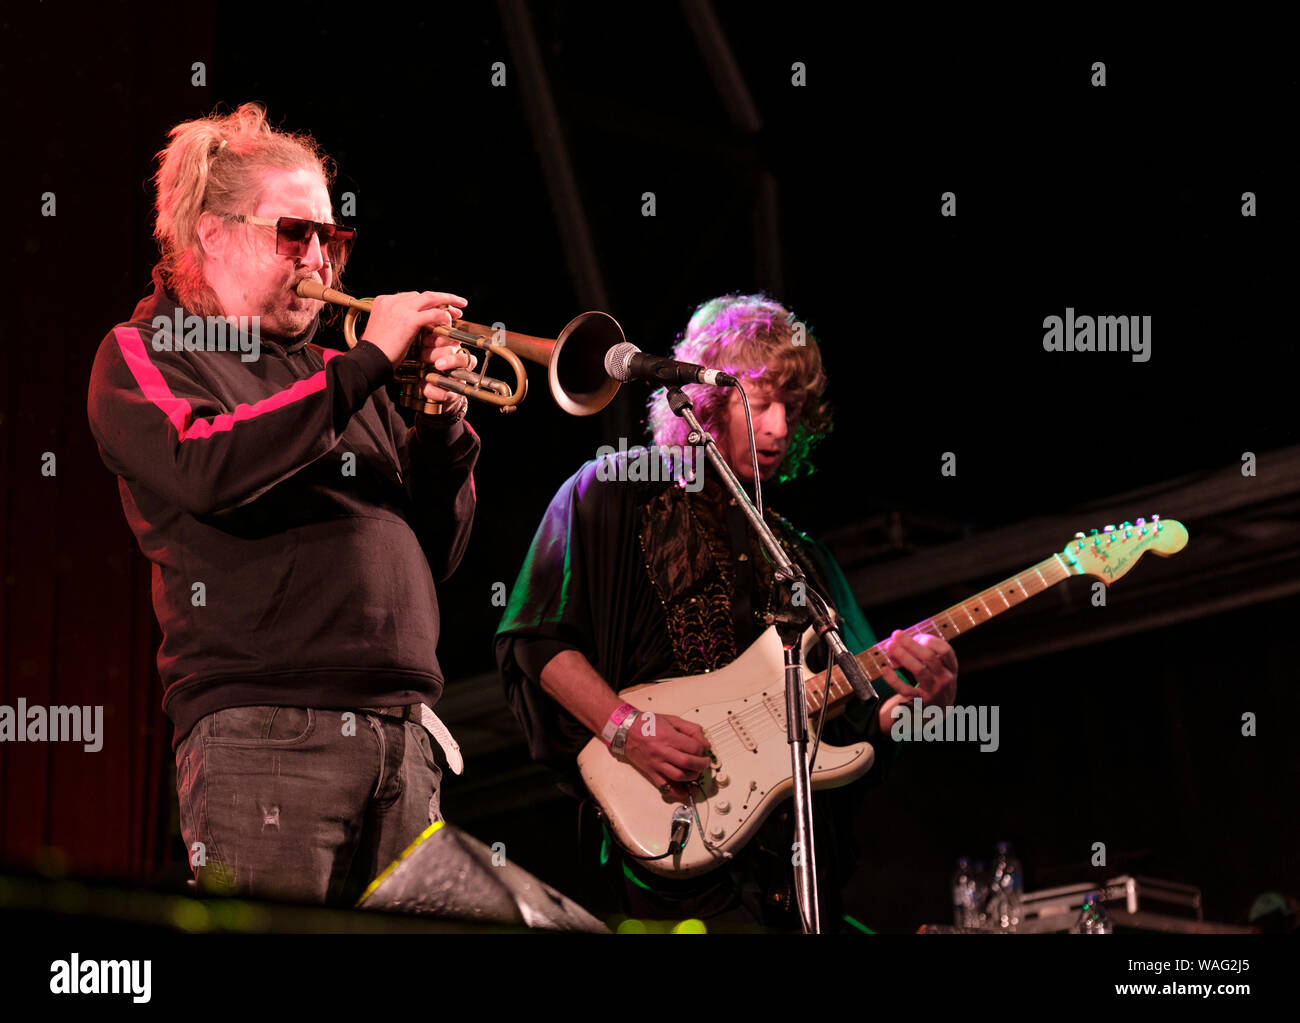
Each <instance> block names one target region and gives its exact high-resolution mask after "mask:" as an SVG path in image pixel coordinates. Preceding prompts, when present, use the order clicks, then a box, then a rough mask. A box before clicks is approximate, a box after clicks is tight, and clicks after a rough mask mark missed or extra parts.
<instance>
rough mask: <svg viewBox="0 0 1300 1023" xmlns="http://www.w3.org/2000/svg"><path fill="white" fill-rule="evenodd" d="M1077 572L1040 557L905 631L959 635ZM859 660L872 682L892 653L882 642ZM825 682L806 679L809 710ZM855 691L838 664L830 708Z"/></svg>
mask: <svg viewBox="0 0 1300 1023" xmlns="http://www.w3.org/2000/svg"><path fill="white" fill-rule="evenodd" d="M1076 574H1077V573H1076V572H1072V571H1070V569H1069V568H1068V567H1067V566H1066V564H1065V562H1064V561H1062V560H1061V556H1060V555H1059V554H1053V555H1052V556H1051V557H1050V558H1046V559H1044V560H1043V561H1040V562H1039V563H1038V564H1037V565H1032V566H1031V567H1029V568H1028V569H1026V570H1025V571H1024V572H1021V573H1020V574H1019V575H1016V576H1012V577H1011V578H1010V579H1004V580H1003V581H1002V582H1000V583H998V584H997V585H996V586H990V587H989V588H988V589H987V590H984V591H983V592H981V593H977V594H975V596H973V597H970V598H968V599H967V600H963V601H962V602H961V603H960V604H954V605H953V606H952V607H950V608H948V609H947V610H945V611H940V612H939V613H938V614H937V615H935V616H934V617H933V618H928V619H926V620H925V621H923V622H917V623H916V624H915V625H913V626H912V627H911V628H910V629H904V630H903V631H904V633H906V634H907V635H908V636H911V637H913V638H915V637H916V636H918V635H920V634H921V633H923V632H928V633H930V634H932V635H936V636H942V637H943V638H944V639H949V640H950V639H952V638H953V637H955V636H960V635H961V634H962V633H963V632H970V630H971V629H974V628H976V627H977V626H980V625H983V624H984V623H985V622H987V621H988V620H989V619H991V618H996V617H997V616H998V615H1000V614H1001V613H1002V612H1003V611H1007V610H1010V609H1011V608H1013V607H1015V606H1016V605H1017V604H1019V603H1021V602H1023V601H1026V600H1028V599H1029V598H1030V597H1036V596H1038V594H1040V593H1042V592H1043V591H1044V590H1046V589H1047V588H1048V587H1051V586H1055V585H1056V584H1057V583H1059V582H1060V581H1061V580H1063V579H1066V578H1068V577H1069V576H1072V575H1076ZM856 660H857V662H858V664H860V665H861V666H862V670H863V671H864V672H866V675H867V678H869V679H871V681H872V682H875V681H876V680H877V679H879V678H882V677H884V674H885V670H886V669H887V668H888V667H889V657H888V655H887V654H886V653H885V651H884V650H882V649H881V646H880V644H879V643H877V644H876V645H875V646H873V647H871V648H870V649H869V650H864V651H862V653H860V654H858V655H857V658H856ZM825 684H826V672H824V671H823V672H819V673H818V674H816V675H813V676H811V677H810V678H808V679H807V680H806V682H805V683H804V688H805V690H806V691H807V695H808V713H809V714H814V713H816V712H817V711H818V710H820V709H821V705H822V687H823V686H824V685H825ZM852 695H853V687H852V686H851V685H850V684H849V680H848V679H847V678H845V677H844V672H842V671H841V670H840V669H839V668H835V669H834V674H833V675H832V676H831V685H830V691H829V694H828V697H827V702H828V703H829V704H830V708H831V709H832V710H833V709H835V708H836V707H837V706H838V705H839V704H841V703H844V702H846V701H847V700H848V698H849V697H850V696H852Z"/></svg>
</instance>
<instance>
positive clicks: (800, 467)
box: [648, 294, 831, 481]
mask: <svg viewBox="0 0 1300 1023" xmlns="http://www.w3.org/2000/svg"><path fill="white" fill-rule="evenodd" d="M672 357H673V358H674V359H678V360H680V361H682V362H693V363H698V364H700V365H704V366H709V367H711V368H714V369H721V370H725V371H726V372H728V373H731V374H732V375H733V376H736V377H738V378H740V379H742V380H754V379H757V378H758V377H765V380H764V382H765V383H766V384H767V385H769V386H770V387H772V388H774V389H775V390H776V391H778V392H779V391H798V392H801V393H802V394H803V395H804V396H805V402H804V408H803V415H802V416H801V417H800V420H799V423H798V425H797V426H796V427H795V430H794V435H793V437H791V439H790V447H789V450H788V451H787V452H786V456H785V459H784V460H783V461H782V462H781V465H780V467H779V468H778V469H777V474H776V475H777V479H778V480H781V481H784V480H788V479H793V478H794V477H796V476H799V475H801V474H804V473H811V472H812V471H813V465H812V462H811V460H810V458H809V456H810V454H811V452H812V449H813V448H814V447H815V446H816V445H817V444H818V443H819V442H820V441H821V440H822V439H823V438H824V437H825V436H826V435H827V434H828V433H830V431H831V407H830V404H829V403H828V402H826V401H825V400H824V399H823V398H822V394H823V393H824V392H825V390H826V374H825V373H824V372H823V370H822V357H821V347H820V346H819V345H818V343H817V339H816V338H815V337H814V336H813V334H812V331H811V330H809V329H807V328H806V327H805V326H804V325H803V324H802V323H800V322H798V321H797V320H796V318H795V316H794V314H793V313H792V312H791V311H790V310H789V309H787V308H786V307H785V306H783V305H782V304H781V303H780V302H777V301H774V300H773V299H770V298H768V297H767V296H766V295H763V294H758V295H721V296H719V297H718V298H711V299H709V300H708V301H707V302H703V303H701V305H700V306H699V308H697V309H696V310H695V313H694V314H693V315H692V316H691V320H690V323H689V324H687V327H686V332H685V334H683V335H682V336H680V337H679V338H678V341H677V344H676V346H675V347H674V348H673V356H672ZM683 390H684V391H685V392H686V394H687V395H689V396H690V399H691V401H692V402H694V403H695V415H696V416H697V417H698V418H699V420H700V425H701V426H703V427H704V428H705V429H706V430H708V431H709V432H710V433H712V434H714V436H715V437H716V436H718V434H719V431H720V429H721V428H722V427H723V425H724V423H725V417H726V409H727V404H728V402H729V400H730V397H731V392H730V391H729V390H727V389H726V388H721V387H707V386H705V385H703V384H687V385H686V386H685V387H684V388H683ZM648 407H649V423H648V426H649V429H650V432H651V433H652V434H653V435H654V441H655V443H656V444H658V445H659V446H660V447H671V446H675V445H682V446H684V445H685V444H686V443H687V439H686V438H687V434H688V433H689V431H690V428H689V427H688V426H687V425H686V422H685V420H683V419H680V418H679V417H678V416H677V415H675V414H674V413H673V411H672V409H671V408H669V407H668V392H667V390H666V389H664V388H660V389H659V390H658V391H655V393H654V394H652V395H651V396H650V402H649V406H648Z"/></svg>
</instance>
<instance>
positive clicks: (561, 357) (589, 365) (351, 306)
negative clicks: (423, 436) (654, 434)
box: [294, 280, 626, 416]
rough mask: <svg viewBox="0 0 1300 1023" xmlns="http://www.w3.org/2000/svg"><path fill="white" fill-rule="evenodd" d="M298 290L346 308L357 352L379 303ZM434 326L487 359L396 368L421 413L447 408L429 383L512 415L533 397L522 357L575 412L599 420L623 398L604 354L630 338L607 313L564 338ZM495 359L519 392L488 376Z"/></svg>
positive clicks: (346, 326) (407, 400)
mask: <svg viewBox="0 0 1300 1023" xmlns="http://www.w3.org/2000/svg"><path fill="white" fill-rule="evenodd" d="M294 290H295V292H296V293H297V294H298V296H299V297H300V298H314V299H316V300H318V301H320V302H330V303H332V304H334V305H341V306H347V308H348V311H347V314H346V315H345V316H344V318H343V337H344V338H345V339H346V340H347V343H348V347H349V348H355V347H356V345H357V334H356V323H357V318H358V317H359V316H360V315H361V314H362V313H368V312H370V310H371V307H372V306H373V305H374V301H373V300H372V299H368V298H353V297H352V296H351V295H345V294H344V293H343V292H341V291H336V290H335V289H334V288H327V287H325V286H324V285H322V284H318V283H317V282H316V281H309V280H301V281H299V282H298V284H297V287H296V288H295V289H294ZM428 329H429V330H431V331H433V333H435V334H441V335H442V336H443V337H449V338H451V339H452V340H454V341H458V342H460V343H461V344H462V345H467V346H469V347H472V348H479V349H481V350H482V351H483V352H484V353H485V354H484V356H483V365H482V366H481V367H479V369H477V370H469V369H455V370H452V371H451V375H450V376H444V375H442V374H441V373H437V372H434V367H433V366H432V364H430V363H421V362H420V361H419V360H418V359H404V360H403V361H402V362H401V363H399V364H398V365H397V366H396V367H395V368H394V370H393V376H394V378H395V379H396V380H397V382H398V384H399V387H400V390H401V393H400V394H399V395H398V399H397V400H398V403H399V404H401V405H405V406H406V407H407V408H413V409H415V410H416V411H418V412H426V413H428V414H430V415H438V414H439V413H440V412H441V411H442V405H441V403H440V402H435V401H430V400H429V399H428V398H426V397H425V396H424V394H423V391H424V385H425V384H433V385H434V386H435V387H441V388H442V389H443V390H446V391H454V392H456V393H457V394H463V395H464V396H465V397H466V398H473V399H474V400H476V401H485V402H487V403H488V404H490V405H496V406H497V407H498V408H499V409H500V410H501V411H502V412H513V411H514V410H515V409H516V408H517V407H518V405H519V403H520V402H522V401H523V400H524V398H525V396H527V394H528V374H527V373H526V372H525V370H524V364H523V362H522V361H521V358H520V357H521V356H522V358H524V359H528V360H529V361H531V362H536V363H539V364H541V365H543V366H545V367H546V375H547V379H548V380H549V382H550V387H551V397H553V398H554V399H555V403H556V404H557V405H559V406H560V408H562V409H563V410H564V411H565V412H567V413H569V415H573V416H590V415H595V414H596V413H597V412H599V411H600V410H601V409H603V408H604V407H605V406H606V405H608V404H609V403H610V402H611V401H612V400H613V398H614V395H615V394H616V393H618V388H619V382H618V381H617V380H615V379H613V378H612V377H610V376H609V374H608V373H606V372H605V353H606V352H607V351H609V349H611V348H612V347H614V345H617V344H622V343H623V342H624V341H625V340H626V338H625V337H624V336H623V328H622V327H620V326H619V325H618V321H617V320H615V319H614V317H612V316H610V315H609V314H608V313H600V312H590V313H582V314H581V315H580V316H575V317H574V318H573V319H572V320H570V321H569V322H568V324H567V325H566V326H565V328H564V329H563V330H562V331H560V336H559V337H557V338H542V337H532V336H530V335H528V334H515V333H511V332H509V331H505V330H499V329H498V330H494V329H493V328H491V327H486V326H484V325H483V324H481V323H470V322H468V321H467V320H457V321H456V324H455V326H453V327H442V326H437V327H429V328H428ZM494 355H495V356H498V357H499V358H502V359H504V360H505V361H506V362H507V363H508V364H509V365H510V368H511V369H512V370H513V371H514V376H515V382H514V386H513V387H512V386H511V385H510V384H509V383H507V382H506V381H504V380H497V379H495V378H494V377H490V376H487V374H486V370H487V364H488V360H489V359H491V358H492V356H494Z"/></svg>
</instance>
